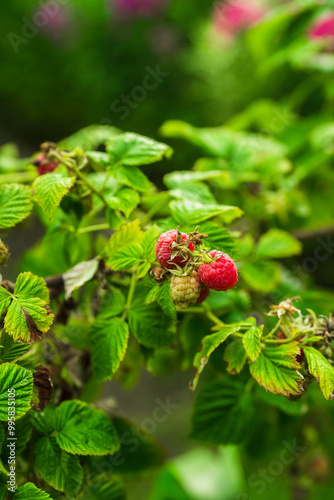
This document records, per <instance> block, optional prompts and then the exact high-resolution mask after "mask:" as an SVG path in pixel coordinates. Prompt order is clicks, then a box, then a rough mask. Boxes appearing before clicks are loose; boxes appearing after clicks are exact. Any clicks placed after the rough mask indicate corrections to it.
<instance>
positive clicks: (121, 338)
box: [91, 318, 129, 381]
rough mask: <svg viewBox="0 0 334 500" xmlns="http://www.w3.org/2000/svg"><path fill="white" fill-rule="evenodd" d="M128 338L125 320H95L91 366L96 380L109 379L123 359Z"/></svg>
mask: <svg viewBox="0 0 334 500" xmlns="http://www.w3.org/2000/svg"><path fill="white" fill-rule="evenodd" d="M128 339H129V329H128V325H127V324H126V322H125V321H122V320H121V319H119V318H112V319H108V320H103V321H101V320H100V321H96V322H95V323H94V325H93V329H92V337H91V340H92V367H93V372H94V374H95V376H96V378H97V380H98V381H104V380H108V379H111V378H112V376H113V374H114V373H116V371H117V370H118V367H119V365H120V363H121V361H122V360H123V359H124V356H125V353H126V348H127V345H128Z"/></svg>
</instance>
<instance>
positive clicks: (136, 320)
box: [129, 299, 175, 347]
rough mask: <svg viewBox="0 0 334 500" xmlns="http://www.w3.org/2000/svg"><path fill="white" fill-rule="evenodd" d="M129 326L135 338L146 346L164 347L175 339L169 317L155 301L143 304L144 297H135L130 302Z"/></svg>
mask: <svg viewBox="0 0 334 500" xmlns="http://www.w3.org/2000/svg"><path fill="white" fill-rule="evenodd" d="M129 327H130V331H131V333H133V335H134V336H135V337H136V339H137V340H138V341H139V342H140V343H141V344H143V345H145V346H146V347H166V346H169V345H171V344H172V342H173V341H174V339H175V333H174V331H172V330H171V321H170V319H169V318H168V317H167V316H166V315H165V314H164V313H163V311H162V310H161V309H160V307H159V306H158V305H157V304H156V303H152V304H145V301H144V299H136V300H135V301H134V302H133V303H132V305H131V308H130V310H129Z"/></svg>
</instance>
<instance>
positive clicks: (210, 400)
mask: <svg viewBox="0 0 334 500" xmlns="http://www.w3.org/2000/svg"><path fill="white" fill-rule="evenodd" d="M253 415H254V408H253V404H252V398H251V396H250V394H249V393H248V392H246V391H245V386H244V384H242V383H239V382H237V381H236V380H234V379H230V378H228V377H226V378H222V379H219V380H214V381H213V382H210V383H209V384H207V385H206V386H205V387H204V388H203V389H202V391H200V392H199V394H198V396H197V398H196V399H195V403H194V408H193V415H192V431H191V437H192V438H193V439H196V440H199V441H204V442H206V443H211V444H215V445H226V444H239V443H241V442H242V441H244V440H245V439H246V438H247V436H248V435H249V431H250V429H251V428H252V424H253Z"/></svg>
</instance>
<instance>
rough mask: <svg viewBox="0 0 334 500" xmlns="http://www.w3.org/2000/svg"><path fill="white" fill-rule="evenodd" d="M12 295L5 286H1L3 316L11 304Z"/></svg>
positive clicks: (0, 314)
mask: <svg viewBox="0 0 334 500" xmlns="http://www.w3.org/2000/svg"><path fill="white" fill-rule="evenodd" d="M11 301H12V296H11V294H10V293H9V292H7V290H6V289H5V288H3V287H2V286H0V316H2V315H3V314H4V313H5V312H6V311H7V309H8V307H9V306H10V303H11Z"/></svg>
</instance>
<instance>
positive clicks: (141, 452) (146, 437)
mask: <svg viewBox="0 0 334 500" xmlns="http://www.w3.org/2000/svg"><path fill="white" fill-rule="evenodd" d="M113 424H114V426H115V428H116V430H117V433H118V435H119V438H120V442H121V447H120V449H119V451H117V452H116V453H115V454H114V455H113V457H114V458H115V460H114V461H113V463H114V464H115V465H114V471H115V473H118V472H119V473H136V474H138V473H139V472H142V471H145V470H148V469H151V468H153V467H158V466H160V465H161V464H162V462H163V461H164V458H165V453H164V450H163V448H162V447H161V446H160V445H159V443H158V442H157V441H156V439H155V438H154V437H153V436H152V435H151V434H148V433H146V432H144V431H143V430H142V429H141V428H140V427H138V426H137V425H135V424H134V423H132V422H130V421H128V420H125V419H123V418H114V419H113ZM118 457H119V460H117V458H118Z"/></svg>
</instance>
